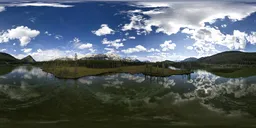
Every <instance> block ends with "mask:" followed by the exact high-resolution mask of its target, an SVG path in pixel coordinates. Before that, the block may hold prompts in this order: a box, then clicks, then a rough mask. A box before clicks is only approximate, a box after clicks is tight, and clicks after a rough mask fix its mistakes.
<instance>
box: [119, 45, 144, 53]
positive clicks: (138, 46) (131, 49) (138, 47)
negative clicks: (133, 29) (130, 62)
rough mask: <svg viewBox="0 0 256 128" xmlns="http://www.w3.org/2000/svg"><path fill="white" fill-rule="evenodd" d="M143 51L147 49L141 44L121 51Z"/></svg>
mask: <svg viewBox="0 0 256 128" xmlns="http://www.w3.org/2000/svg"><path fill="white" fill-rule="evenodd" d="M143 51H147V49H146V48H145V47H144V46H142V45H137V46H135V47H134V48H128V49H125V50H122V52H123V53H126V54H131V53H135V52H143Z"/></svg>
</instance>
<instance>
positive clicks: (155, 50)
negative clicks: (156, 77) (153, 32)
mask: <svg viewBox="0 0 256 128" xmlns="http://www.w3.org/2000/svg"><path fill="white" fill-rule="evenodd" d="M147 52H160V50H159V49H155V48H150V49H149V50H147Z"/></svg>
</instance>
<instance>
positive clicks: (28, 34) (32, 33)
mask: <svg viewBox="0 0 256 128" xmlns="http://www.w3.org/2000/svg"><path fill="white" fill-rule="evenodd" d="M39 34H40V31H38V30H31V29H30V28H28V27H26V26H19V27H16V28H14V29H8V30H7V31H6V32H2V33H1V34H0V43H6V42H9V41H10V40H15V39H18V40H19V41H20V45H21V46H26V45H27V44H29V43H30V41H31V40H32V39H33V38H35V37H37V36H38V35H39Z"/></svg>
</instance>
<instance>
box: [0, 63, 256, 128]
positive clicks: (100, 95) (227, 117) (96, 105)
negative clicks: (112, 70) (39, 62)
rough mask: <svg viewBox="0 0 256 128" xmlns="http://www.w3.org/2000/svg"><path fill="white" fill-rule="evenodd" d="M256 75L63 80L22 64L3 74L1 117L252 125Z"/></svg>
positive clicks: (117, 76) (203, 73) (0, 81)
mask: <svg viewBox="0 0 256 128" xmlns="http://www.w3.org/2000/svg"><path fill="white" fill-rule="evenodd" d="M255 78H256V77H255V76H251V77H248V78H232V79H230V78H223V77H219V76H216V75H213V74H211V73H209V72H206V71H202V70H198V71H195V73H193V74H191V75H188V76H187V75H185V76H182V75H177V76H170V77H163V78H160V77H150V76H144V75H143V74H135V75H131V74H125V73H121V74H112V75H106V76H97V77H95V76H90V77H84V78H80V79H78V80H62V79H57V78H55V77H54V76H53V75H51V74H49V73H46V72H43V71H42V70H41V69H40V68H37V67H31V66H20V67H17V68H14V69H13V70H12V71H10V72H9V73H7V74H4V75H1V76H0V104H1V105H0V113H2V114H1V115H0V119H1V118H8V120H11V121H16V122H20V121H23V120H30V121H31V120H34V121H38V120H40V121H43V120H47V121H56V120H65V121H72V120H73V121H74V120H78V119H79V120H87V121H88V120H89V121H90V120H91V121H95V120H101V121H102V120H105V121H106V120H127V119H129V120H136V121H138V120H139V121H142V120H143V121H145V120H151V121H152V120H154V121H165V123H168V124H172V125H176V124H178V125H181V124H182V125H195V124H208V125H211V124H216V123H218V124H232V123H234V122H235V123H237V124H245V123H246V124H249V125H253V124H254V122H255V116H256V111H255V108H256V101H255V98H256V79H255ZM24 113H26V114H27V115H28V116H24ZM21 115H22V116H21ZM0 123H1V121H0Z"/></svg>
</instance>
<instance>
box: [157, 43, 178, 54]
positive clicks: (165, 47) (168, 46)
mask: <svg viewBox="0 0 256 128" xmlns="http://www.w3.org/2000/svg"><path fill="white" fill-rule="evenodd" d="M160 47H161V48H162V51H164V52H165V51H169V50H174V49H175V47H176V44H175V43H172V41H171V40H168V41H165V42H164V43H163V44H160Z"/></svg>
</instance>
